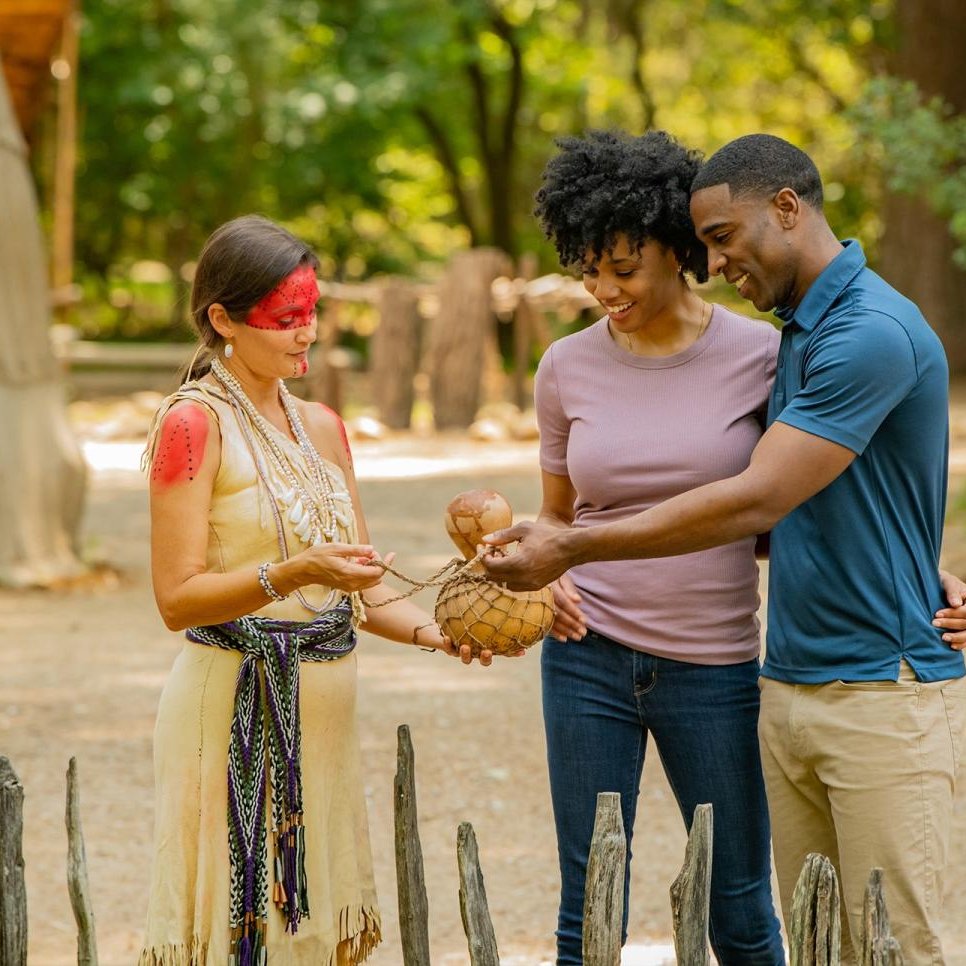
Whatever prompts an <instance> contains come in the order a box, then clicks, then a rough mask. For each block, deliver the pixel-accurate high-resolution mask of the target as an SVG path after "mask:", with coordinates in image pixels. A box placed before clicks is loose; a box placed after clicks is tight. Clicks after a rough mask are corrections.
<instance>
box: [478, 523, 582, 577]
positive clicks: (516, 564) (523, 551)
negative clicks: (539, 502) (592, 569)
mask: <svg viewBox="0 0 966 966" xmlns="http://www.w3.org/2000/svg"><path fill="white" fill-rule="evenodd" d="M566 533H567V531H566V530H561V529H560V528H559V527H551V526H548V525H547V524H545V523H518V524H516V525H515V526H512V527H509V528H508V529H506V530H497V531H496V532H495V533H491V534H488V535H487V536H485V537H484V538H483V543H484V545H485V546H487V547H491V548H497V547H503V546H506V544H508V543H513V542H514V541H518V542H519V546H518V547H517V548H516V550H515V551H514V552H513V553H511V554H506V555H501V554H499V553H491V554H486V555H484V557H483V559H482V563H483V566H484V567H485V568H486V571H487V573H488V574H489V576H490V577H491V578H492V579H493V580H495V581H496V582H497V583H499V584H503V585H505V586H506V587H508V588H509V589H510V590H539V589H540V588H541V587H546V586H547V584H549V583H551V582H553V581H554V580H556V579H557V578H558V577H559V576H560V575H561V574H562V573H563V572H564V571H565V570H569V569H570V566H571V561H570V560H569V559H568V557H567V553H566V551H565V550H564V548H563V539H562V538H563V537H564V536H565V534H566Z"/></svg>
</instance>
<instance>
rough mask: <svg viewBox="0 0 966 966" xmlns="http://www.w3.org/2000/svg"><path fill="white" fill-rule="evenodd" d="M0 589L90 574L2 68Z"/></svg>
mask: <svg viewBox="0 0 966 966" xmlns="http://www.w3.org/2000/svg"><path fill="white" fill-rule="evenodd" d="M0 210H2V211H3V212H4V213H5V217H6V227H5V230H4V231H3V232H0V453H3V460H2V461H0V584H7V585H10V586H15V587H23V586H31V585H43V584H49V583H52V582H55V581H57V580H61V579H63V578H65V577H70V576H74V575H76V574H77V573H79V572H80V570H81V565H80V563H79V561H78V559H77V556H76V541H77V533H78V529H79V526H80V518H81V512H82V510H83V500H84V478H85V469H84V461H83V457H82V456H81V452H80V448H79V447H78V445H77V442H76V440H75V439H74V437H73V435H72V433H71V431H70V429H69V427H68V425H67V416H66V407H65V395H64V385H63V380H62V378H61V375H60V372H59V369H58V367H57V364H56V361H55V359H54V356H53V353H52V351H51V346H50V336H49V323H50V314H49V313H50V307H49V297H48V283H47V263H46V259H45V257H44V247H43V241H42V238H41V234H40V224H39V221H38V213H37V199H36V195H35V193H34V186H33V182H32V181H31V180H30V173H29V170H28V167H27V149H26V145H25V143H24V140H23V136H22V135H21V133H20V129H19V127H18V126H17V122H16V120H15V119H14V115H13V111H12V110H11V107H10V97H9V94H8V92H7V86H6V82H5V81H4V80H3V73H2V70H0Z"/></svg>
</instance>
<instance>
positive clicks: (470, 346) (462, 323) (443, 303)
mask: <svg viewBox="0 0 966 966" xmlns="http://www.w3.org/2000/svg"><path fill="white" fill-rule="evenodd" d="M508 270H509V263H508V259H507V256H506V255H505V254H504V253H503V252H501V251H499V250H497V249H495V248H474V249H472V250H471V251H467V252H458V253H457V254H456V255H455V256H454V257H453V260H452V261H451V262H450V264H449V267H448V268H447V270H446V275H445V277H444V278H443V281H442V283H441V285H440V290H439V311H438V312H437V314H436V318H435V319H434V320H433V327H432V339H431V344H430V353H429V354H430V385H431V389H432V399H433V419H434V421H435V423H436V428H437V429H456V428H458V429H465V428H466V427H467V426H469V425H470V423H472V422H473V419H474V418H475V416H476V411H477V409H478V408H479V405H480V387H481V377H482V375H483V368H484V364H485V359H486V356H487V345H488V343H492V341H493V340H494V339H495V338H496V334H495V316H494V315H493V310H492V308H491V304H490V303H491V301H492V295H491V286H492V284H493V279H495V278H496V277H497V276H498V275H500V274H501V273H502V272H506V271H508Z"/></svg>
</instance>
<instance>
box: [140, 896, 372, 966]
mask: <svg viewBox="0 0 966 966" xmlns="http://www.w3.org/2000/svg"><path fill="white" fill-rule="evenodd" d="M380 942H382V921H381V919H380V917H379V910H378V909H377V908H376V907H375V906H365V905H358V906H345V907H343V908H342V909H340V910H339V941H338V942H337V943H336V945H335V946H334V947H333V948H332V950H331V951H330V952H329V954H328V956H323V958H322V960H321V962H322V963H324V964H325V966H356V964H358V963H364V962H365V961H366V960H367V959H368V958H369V957H370V956H371V955H372V953H373V952H374V951H375V949H376V947H377V946H378V945H379V943H380ZM207 962H208V944H207V943H206V942H203V941H202V939H201V937H200V936H192V937H191V941H190V942H188V943H178V944H175V943H168V944H166V945H164V946H152V947H151V948H150V949H148V948H145V949H142V950H141V955H140V956H139V957H138V963H137V966H207ZM269 966H271V956H269Z"/></svg>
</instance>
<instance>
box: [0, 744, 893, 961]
mask: <svg viewBox="0 0 966 966" xmlns="http://www.w3.org/2000/svg"><path fill="white" fill-rule="evenodd" d="M393 791H394V794H393V805H394V816H395V851H396V883H397V897H398V903H399V928H400V935H401V940H402V955H403V966H430V943H429V903H428V900H427V895H426V881H425V876H424V870H423V855H422V849H421V846H420V841H419V825H418V820H417V809H416V767H415V755H414V751H413V745H412V740H411V737H410V733H409V727H408V726H407V725H400V726H399V729H398V732H397V753H396V776H395V781H394V789H393ZM65 818H66V825H67V842H68V853H67V882H68V890H69V893H70V898H71V904H72V906H73V910H74V918H75V919H76V921H77V962H78V966H97V946H96V938H95V923H94V913H93V909H92V906H91V900H90V889H89V886H88V879H87V862H86V858H85V854H84V837H83V833H82V830H81V822H80V807H79V787H78V779H77V765H76V762H75V760H74V759H73V758H71V760H70V764H69V766H68V770H67V808H66V817H65ZM22 835H23V787H22V786H21V784H20V782H19V780H18V779H17V776H16V774H15V773H14V771H13V768H12V767H11V765H10V762H9V761H8V760H7V759H6V758H4V757H2V756H0V966H26V963H27V894H26V887H25V880H24V862H23V849H22ZM712 841H713V816H712V809H711V806H710V805H698V807H697V808H696V809H695V812H694V818H693V821H692V825H691V831H690V833H689V835H688V842H687V846H686V848H685V853H684V864H683V866H682V868H681V871H680V873H679V874H678V876H677V878H676V879H675V880H674V882H672V883H671V888H670V903H671V915H672V928H673V933H674V949H675V955H676V959H677V963H678V964H679V966H709V964H710V953H709V948H708V912H709V900H710V890H711V847H712ZM456 858H457V864H458V866H459V881H460V886H459V903H460V912H461V914H462V919H463V928H464V931H465V933H466V940H467V947H468V952H469V964H470V966H499V963H500V957H499V952H498V948H497V939H496V931H495V929H494V927H493V922H492V920H491V918H490V913H489V908H488V905H487V899H486V888H485V886H484V881H483V870H482V866H481V863H480V856H479V850H478V848H477V842H476V835H475V833H474V831H473V826H472V825H471V824H470V823H469V822H464V823H462V824H461V825H460V826H459V828H458V830H457V833H456ZM625 861H626V843H625V839H624V830H623V825H622V822H621V812H620V796H619V795H618V794H617V793H616V792H603V793H601V794H600V795H598V798H597V815H596V821H595V824H594V834H593V843H592V846H591V852H590V858H589V862H588V866H587V888H586V897H585V903H584V928H583V943H584V948H583V959H584V964H585V966H618V964H619V963H620V956H621V952H620V951H621V934H622V922H623V915H624V866H625ZM787 927H788V933H789V937H788V941H789V961H790V966H838V964H839V963H840V958H841V956H840V937H841V921H840V912H839V888H838V880H837V878H836V874H835V870H834V868H833V867H832V863H831V862H830V861H829V860H828V859H827V858H826V857H825V856H823V855H818V854H817V853H813V854H811V855H809V856H808V858H807V859H806V861H805V864H804V866H803V868H802V872H801V875H800V877H799V880H798V885H797V887H796V889H795V895H794V900H793V907H792V915H791V922H789V923H788V924H787ZM863 932H864V936H863V941H862V945H861V950H860V951H859V963H860V966H902V963H903V957H902V951H901V949H900V948H899V944H898V942H897V941H896V939H895V938H894V937H893V936H892V933H891V931H890V928H889V916H888V912H887V910H886V904H885V899H884V897H883V891H882V872H881V870H879V869H873V870H872V872H871V874H870V876H869V882H868V886H867V888H866V895H865V910H864V930H863Z"/></svg>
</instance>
